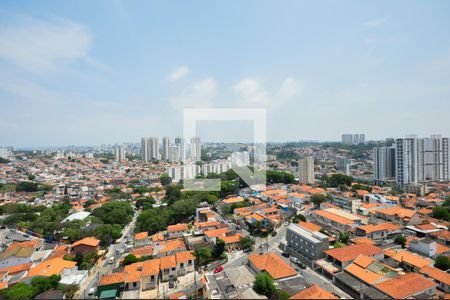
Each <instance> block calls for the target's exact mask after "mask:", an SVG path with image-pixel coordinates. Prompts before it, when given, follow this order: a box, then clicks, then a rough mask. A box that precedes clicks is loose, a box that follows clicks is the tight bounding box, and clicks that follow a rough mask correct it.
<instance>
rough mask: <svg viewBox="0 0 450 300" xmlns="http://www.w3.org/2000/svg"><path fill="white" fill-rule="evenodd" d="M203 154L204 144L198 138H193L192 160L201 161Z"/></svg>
mask: <svg viewBox="0 0 450 300" xmlns="http://www.w3.org/2000/svg"><path fill="white" fill-rule="evenodd" d="M201 153H202V144H201V140H200V138H199V137H198V136H195V137H193V138H191V158H192V161H200V160H201Z"/></svg>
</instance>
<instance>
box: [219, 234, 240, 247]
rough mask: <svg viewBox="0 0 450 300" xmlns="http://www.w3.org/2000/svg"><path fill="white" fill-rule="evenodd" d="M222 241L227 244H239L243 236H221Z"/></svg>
mask: <svg viewBox="0 0 450 300" xmlns="http://www.w3.org/2000/svg"><path fill="white" fill-rule="evenodd" d="M220 239H221V240H222V241H224V242H225V244H233V243H239V241H240V239H241V235H240V234H239V233H238V234H235V235H231V236H221V237H220Z"/></svg>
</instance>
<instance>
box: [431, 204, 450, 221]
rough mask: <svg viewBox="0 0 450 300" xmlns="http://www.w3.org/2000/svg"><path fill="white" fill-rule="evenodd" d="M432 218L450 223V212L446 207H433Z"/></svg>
mask: <svg viewBox="0 0 450 300" xmlns="http://www.w3.org/2000/svg"><path fill="white" fill-rule="evenodd" d="M432 216H433V218H436V219H440V220H444V221H450V212H449V211H448V209H447V208H446V207H444V206H435V207H433V213H432Z"/></svg>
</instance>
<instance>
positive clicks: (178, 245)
mask: <svg viewBox="0 0 450 300" xmlns="http://www.w3.org/2000/svg"><path fill="white" fill-rule="evenodd" d="M177 249H178V250H179V249H186V244H185V243H184V241H183V240H182V239H175V240H170V241H167V243H166V244H165V246H164V248H162V249H161V250H159V252H161V253H164V252H169V251H173V250H177Z"/></svg>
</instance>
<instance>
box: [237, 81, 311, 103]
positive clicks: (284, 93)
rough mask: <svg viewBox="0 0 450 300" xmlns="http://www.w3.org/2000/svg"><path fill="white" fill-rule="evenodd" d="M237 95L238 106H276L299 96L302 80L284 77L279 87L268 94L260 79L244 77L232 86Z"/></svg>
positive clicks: (301, 89) (302, 86)
mask: <svg viewBox="0 0 450 300" xmlns="http://www.w3.org/2000/svg"><path fill="white" fill-rule="evenodd" d="M232 90H233V91H234V92H235V93H236V94H237V95H238V106H244V107H276V106H279V105H280V104H282V103H284V102H286V101H288V100H290V99H292V98H294V97H296V96H299V95H300V94H301V93H302V92H303V90H304V84H303V82H301V81H299V80H296V79H294V78H292V77H288V78H286V79H285V80H284V81H283V83H282V84H281V86H280V87H279V89H278V90H277V91H276V92H275V93H274V94H273V95H270V94H269V92H267V90H266V88H265V87H264V84H263V83H262V81H261V80H259V79H256V78H244V79H242V80H241V81H239V82H238V83H237V84H235V85H234V86H233V87H232Z"/></svg>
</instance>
